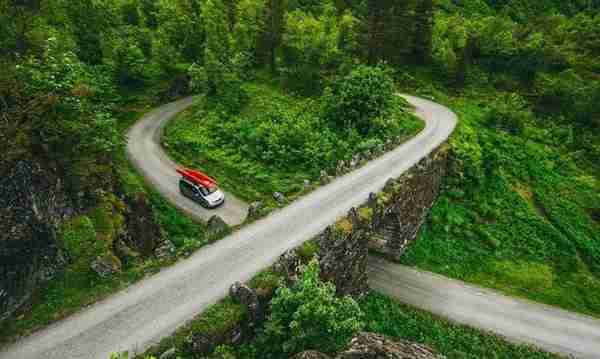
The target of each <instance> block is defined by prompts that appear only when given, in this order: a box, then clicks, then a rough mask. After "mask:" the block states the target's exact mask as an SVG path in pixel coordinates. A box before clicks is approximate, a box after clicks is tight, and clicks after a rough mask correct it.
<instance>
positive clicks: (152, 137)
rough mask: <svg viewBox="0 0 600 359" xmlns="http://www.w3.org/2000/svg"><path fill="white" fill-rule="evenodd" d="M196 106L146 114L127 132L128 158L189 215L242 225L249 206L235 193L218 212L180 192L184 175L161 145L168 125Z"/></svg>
mask: <svg viewBox="0 0 600 359" xmlns="http://www.w3.org/2000/svg"><path fill="white" fill-rule="evenodd" d="M192 103H193V98H192V97H188V98H185V99H183V100H180V101H177V102H172V103H169V104H167V105H164V106H162V107H159V108H157V109H155V110H153V111H151V112H149V113H148V114H146V115H145V116H144V117H143V118H142V119H141V120H139V121H138V122H137V123H136V124H135V125H134V126H133V127H131V129H130V130H129V132H128V133H127V138H128V143H127V156H128V158H129V160H130V162H131V163H132V164H133V165H134V166H135V167H136V169H137V170H138V171H139V172H140V173H142V174H143V176H144V178H145V179H146V181H147V182H148V183H149V184H151V185H152V186H153V187H154V188H155V189H157V190H158V192H160V194H161V195H163V196H164V197H165V198H167V199H168V200H169V202H171V203H173V204H174V205H175V206H177V207H178V208H179V209H181V210H182V211H184V212H185V213H187V214H188V215H189V216H191V217H193V218H195V219H197V220H202V221H206V220H208V219H209V218H210V217H211V216H213V215H218V216H220V217H221V218H223V220H224V221H225V222H227V224H229V225H231V226H235V225H238V224H240V223H242V222H243V221H244V219H245V218H246V214H247V213H248V206H247V205H246V203H244V202H242V201H241V200H239V199H237V198H235V197H234V196H233V195H232V194H231V193H225V203H224V204H223V205H222V206H220V207H219V208H217V209H205V208H202V207H200V206H199V205H198V204H197V203H196V202H194V201H192V200H190V199H189V198H187V197H184V196H183V195H182V194H181V193H180V192H179V182H178V181H179V177H180V175H179V174H178V173H177V172H175V169H176V168H177V164H176V163H175V162H173V160H171V159H170V158H169V157H168V156H167V154H166V153H165V152H164V150H163V148H162V146H161V137H162V133H163V129H164V127H165V125H166V124H167V122H168V121H169V120H170V119H172V118H173V117H174V116H175V115H177V114H178V113H180V112H181V111H183V110H185V109H187V108H188V107H190V106H191V105H192ZM217 180H218V179H217Z"/></svg>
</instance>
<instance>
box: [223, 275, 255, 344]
mask: <svg viewBox="0 0 600 359" xmlns="http://www.w3.org/2000/svg"><path fill="white" fill-rule="evenodd" d="M229 295H230V296H231V298H232V299H233V301H234V302H235V303H238V304H241V305H243V306H244V307H246V310H247V311H248V315H249V318H248V319H249V321H248V325H247V328H246V329H247V330H246V334H251V333H254V330H255V329H256V326H258V325H259V324H260V323H262V321H263V319H264V311H263V308H262V306H261V304H260V301H259V300H258V295H256V292H255V291H254V290H253V289H252V288H250V287H248V286H247V285H245V284H243V283H241V282H235V283H233V285H231V287H230V288H229Z"/></svg>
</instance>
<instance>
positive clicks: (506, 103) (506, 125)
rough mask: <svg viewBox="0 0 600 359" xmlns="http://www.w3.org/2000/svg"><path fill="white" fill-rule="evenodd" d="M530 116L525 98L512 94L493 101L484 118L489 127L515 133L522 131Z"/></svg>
mask: <svg viewBox="0 0 600 359" xmlns="http://www.w3.org/2000/svg"><path fill="white" fill-rule="evenodd" d="M532 117H533V115H532V114H531V112H530V111H529V110H528V109H527V105H526V103H525V100H524V99H523V98H522V97H520V96H518V95H516V94H512V95H509V96H505V97H502V98H500V99H498V100H497V101H495V102H493V103H492V104H491V105H490V107H489V108H488V110H487V112H486V114H485V116H484V120H485V122H486V123H487V125H488V126H490V127H493V128H496V129H499V130H502V131H505V132H508V133H510V134H513V135H517V134H521V133H523V130H524V129H525V124H526V123H527V122H529V121H530V120H531V119H532Z"/></svg>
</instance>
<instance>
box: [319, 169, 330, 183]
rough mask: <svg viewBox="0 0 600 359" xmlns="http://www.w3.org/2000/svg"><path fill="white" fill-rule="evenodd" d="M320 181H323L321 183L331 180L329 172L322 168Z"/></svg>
mask: <svg viewBox="0 0 600 359" xmlns="http://www.w3.org/2000/svg"><path fill="white" fill-rule="evenodd" d="M319 181H320V182H321V184H327V183H329V182H330V178H329V175H328V174H327V171H325V170H321V174H320V175H319Z"/></svg>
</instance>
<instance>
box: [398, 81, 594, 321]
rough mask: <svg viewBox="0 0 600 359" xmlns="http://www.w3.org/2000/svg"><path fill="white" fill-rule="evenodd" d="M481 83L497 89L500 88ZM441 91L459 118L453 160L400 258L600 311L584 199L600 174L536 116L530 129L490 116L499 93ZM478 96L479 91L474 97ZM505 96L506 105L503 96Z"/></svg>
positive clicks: (559, 303) (511, 290)
mask: <svg viewBox="0 0 600 359" xmlns="http://www.w3.org/2000/svg"><path fill="white" fill-rule="evenodd" d="M482 86H484V85H481V84H478V85H477V89H475V88H473V89H472V91H477V92H478V93H480V92H481V91H482V90H481V88H485V89H486V90H485V91H489V93H491V94H494V93H496V91H497V90H495V89H493V88H489V87H482ZM470 91H471V90H467V91H465V94H464V95H463V96H461V97H448V96H446V95H444V94H443V93H441V92H439V91H435V90H434V91H433V92H432V93H435V96H436V98H438V99H439V100H441V101H443V102H446V103H447V104H448V105H449V106H451V107H452V108H453V109H454V110H455V111H456V112H457V114H458V116H459V118H460V122H459V126H458V128H457V130H456V133H455V134H454V135H453V136H452V138H451V141H450V145H451V147H452V156H453V157H452V163H451V170H450V172H449V175H448V178H447V180H446V184H445V187H444V189H443V190H442V193H441V195H440V198H439V199H438V201H437V203H436V205H435V206H434V208H433V209H432V211H431V215H430V217H429V220H428V222H427V223H426V225H425V226H424V228H423V231H422V233H421V235H420V238H419V240H418V241H417V242H416V243H415V244H414V245H413V246H412V247H410V248H409V250H408V251H407V253H406V254H405V255H404V257H403V259H402V262H403V263H405V264H410V265H416V266H419V267H421V268H423V269H427V270H431V271H435V272H438V273H442V274H444V275H448V276H450V277H454V278H458V279H461V280H466V281H471V282H474V283H476V284H480V285H483V286H488V287H491V288H495V289H498V290H500V291H504V292H506V293H508V294H511V295H518V296H522V297H526V298H529V299H533V300H537V301H541V302H544V303H547V304H551V305H557V306H560V307H563V308H565V309H569V310H574V311H578V312H582V313H586V314H590V315H594V316H600V306H598V302H597V301H594V300H590V298H593V297H596V296H597V293H598V292H597V288H598V283H600V267H599V266H598V263H600V262H599V261H598V259H599V258H600V257H599V256H600V236H599V233H600V230H599V227H598V223H597V222H594V221H593V220H592V219H591V218H590V216H589V215H588V212H587V211H586V208H590V207H592V206H594V204H593V203H598V200H599V198H598V193H599V190H600V181H599V180H598V178H597V176H594V175H592V173H593V171H592V168H590V167H589V165H588V163H587V162H586V161H577V160H575V158H574V157H573V156H574V155H575V154H574V153H573V152H572V151H571V150H570V148H569V147H570V145H569V144H566V143H561V141H560V140H558V139H556V140H551V139H549V138H548V137H546V136H545V135H544V134H545V133H547V131H548V128H549V127H550V126H551V127H552V128H554V130H555V131H557V130H556V126H557V125H556V124H547V123H544V122H543V120H542V119H541V118H537V117H533V118H532V117H531V115H530V114H525V115H524V116H523V118H530V121H532V122H527V123H526V124H525V125H524V126H523V128H522V130H520V131H517V132H514V131H506V130H505V129H499V128H498V127H497V126H495V125H492V124H490V122H489V119H488V113H489V109H490V108H493V107H494V106H495V105H494V104H495V103H496V102H498V101H501V102H502V101H507V99H506V97H502V96H501V95H497V96H495V98H492V97H491V98H489V99H488V98H483V99H481V98H477V95H475V94H474V93H473V92H470ZM476 98H477V99H476ZM503 106H506V105H503Z"/></svg>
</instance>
